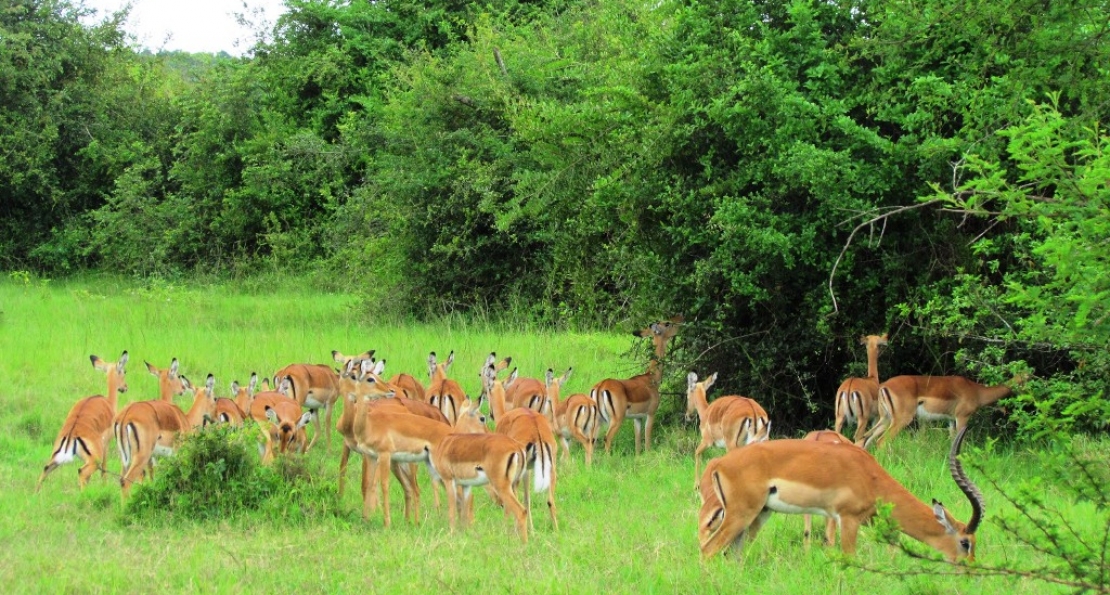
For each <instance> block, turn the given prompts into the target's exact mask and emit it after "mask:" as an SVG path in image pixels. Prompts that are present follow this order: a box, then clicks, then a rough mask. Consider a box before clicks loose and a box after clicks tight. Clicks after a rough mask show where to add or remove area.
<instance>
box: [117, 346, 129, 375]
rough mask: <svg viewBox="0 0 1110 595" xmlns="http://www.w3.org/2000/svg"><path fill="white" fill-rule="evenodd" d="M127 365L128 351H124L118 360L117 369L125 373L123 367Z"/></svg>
mask: <svg viewBox="0 0 1110 595" xmlns="http://www.w3.org/2000/svg"><path fill="white" fill-rule="evenodd" d="M126 365H127V351H124V352H123V353H122V354H120V356H119V361H118V362H116V370H117V371H118V372H119V373H120V374H123V367H124V366H126Z"/></svg>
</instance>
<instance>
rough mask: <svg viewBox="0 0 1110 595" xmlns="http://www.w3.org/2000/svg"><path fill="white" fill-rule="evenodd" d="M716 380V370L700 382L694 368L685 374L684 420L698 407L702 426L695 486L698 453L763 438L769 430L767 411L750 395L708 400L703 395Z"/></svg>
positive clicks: (698, 467)
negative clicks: (711, 447) (693, 370)
mask: <svg viewBox="0 0 1110 595" xmlns="http://www.w3.org/2000/svg"><path fill="white" fill-rule="evenodd" d="M715 382H717V374H716V373H714V374H713V375H712V376H710V377H709V378H706V379H705V380H703V381H701V382H698V375H697V374H695V373H693V372H690V373H689V374H687V375H686V420H687V421H689V420H690V416H691V415H692V414H693V413H694V411H697V412H698V420H699V423H700V427H701V443H699V444H698V448H697V449H696V450H695V451H694V487H695V488H697V486H698V479H699V478H700V477H701V474H700V473H699V471H700V469H701V453H703V452H705V449H707V448H709V447H710V446H714V445H716V446H718V447H721V448H724V449H727V450H732V449H734V448H738V447H741V446H744V445H745V444H751V443H753V442H763V441H765V440H767V438H768V437H769V435H770V433H771V422H770V420H769V419H768V418H767V412H766V411H764V410H763V407H760V406H759V403H756V402H755V401H754V400H752V399H749V398H747V397H740V396H735V395H730V396H727V397H718V398H717V399H714V401H713V403H712V404H710V403H709V401H708V400H707V399H706V396H705V395H706V393H707V392H708V391H709V387H711V386H713V383H715Z"/></svg>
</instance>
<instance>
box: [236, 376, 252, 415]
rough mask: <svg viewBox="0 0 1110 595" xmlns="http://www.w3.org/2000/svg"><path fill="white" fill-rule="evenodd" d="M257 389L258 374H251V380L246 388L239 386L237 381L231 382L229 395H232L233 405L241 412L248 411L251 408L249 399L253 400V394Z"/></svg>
mask: <svg viewBox="0 0 1110 595" xmlns="http://www.w3.org/2000/svg"><path fill="white" fill-rule="evenodd" d="M257 389H258V374H257V373H256V372H251V379H250V382H249V383H248V384H247V386H242V385H240V384H239V381H238V380H233V381H232V382H231V394H232V395H234V396H233V397H232V399H234V401H235V404H236V405H238V406H239V408H240V409H242V410H243V411H249V410H250V406H251V399H253V398H254V393H255V391H257Z"/></svg>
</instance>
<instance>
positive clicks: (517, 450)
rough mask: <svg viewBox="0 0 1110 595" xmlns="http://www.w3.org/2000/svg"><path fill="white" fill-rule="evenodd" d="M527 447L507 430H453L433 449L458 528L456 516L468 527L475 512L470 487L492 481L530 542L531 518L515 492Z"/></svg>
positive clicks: (434, 463) (451, 521)
mask: <svg viewBox="0 0 1110 595" xmlns="http://www.w3.org/2000/svg"><path fill="white" fill-rule="evenodd" d="M532 456H534V454H533V453H529V452H527V449H526V447H525V446H524V445H523V444H521V443H519V442H517V441H516V440H513V439H512V438H510V437H508V436H506V435H504V434H451V435H449V436H447V437H446V438H444V439H443V440H441V441H440V443H439V444H438V445H437V447H436V448H434V449H433V450H432V451H431V463H432V468H433V469H434V471H435V473H436V475H437V476H438V477H439V478H440V479H442V480H443V482H444V484H445V485H446V486H447V497H448V501H447V519H448V523H449V524H450V527H451V530H452V531H454V530H455V518H456V516H459V517H461V518H462V525H463V527H466V526H467V525H468V524H469V523H470V521H471V517H472V516H473V509H472V508H471V506H470V499H471V493H470V490H471V488H473V487H474V486H482V485H489V486H490V489H491V491H492V492H493V493H494V495H495V497H496V498H497V499H498V500H500V502H501V504H502V505H503V506H504V507H505V510H506V511H507V512H508V513H509V514H512V515H513V517H514V518H515V519H516V528H517V532H518V533H519V534H520V540H521V541H522V542H524V543H528V519H527V514H526V513H525V510H524V505H522V504H521V503H520V500H518V499H517V497H516V494H515V493H513V486H514V485H516V483H517V482H518V481H520V477H521V474H522V473H523V472H524V468H525V466H527V462H528V459H529V458H531V457H532Z"/></svg>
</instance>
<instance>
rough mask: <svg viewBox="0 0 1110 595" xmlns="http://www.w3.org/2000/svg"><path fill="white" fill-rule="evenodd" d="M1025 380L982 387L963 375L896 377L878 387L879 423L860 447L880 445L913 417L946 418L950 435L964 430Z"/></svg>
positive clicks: (1019, 375)
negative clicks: (986, 408)
mask: <svg viewBox="0 0 1110 595" xmlns="http://www.w3.org/2000/svg"><path fill="white" fill-rule="evenodd" d="M1027 378H1028V376H1027V375H1025V374H1017V375H1016V376H1014V377H1013V379H1011V380H1010V381H1009V382H1008V383H1005V384H999V385H996V386H984V385H982V384H979V383H978V382H974V381H972V380H968V379H967V378H964V377H963V376H895V377H894V378H890V379H888V380H887V381H886V382H884V383H883V384H882V385H881V386H880V387H879V420H878V421H877V422H875V425H874V426H873V427H872V428H871V429H870V430H869V431H868V432H867V434H866V435H865V436H864V438H863V446H864V447H865V448H867V447H870V446H871V445H873V444H875V442H876V441H878V445H879V446H882V445H884V444H886V443H887V441H888V440H890V439H892V438H894V437H895V436H897V435H898V433H899V432H901V431H902V430H903V429H904V428H905V427H906V426H908V425H909V424H910V422H912V421H913V420H914V418H915V417H916V418H918V419H923V420H933V419H947V420H949V428H950V431H952V432H956V433H958V432H960V431H961V430H963V429H964V428H966V427H967V420H968V419H969V418H970V417H971V416H972V414H974V413H975V412H976V411H978V410H979V408H980V407H984V406H986V405H990V404H993V403H995V402H996V401H998V400H999V399H1002V398H1004V397H1008V396H1010V395H1011V394H1013V392H1014V388H1013V387H1015V386H1019V385H1021V384H1024V383H1025V381H1026V379H1027Z"/></svg>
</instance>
